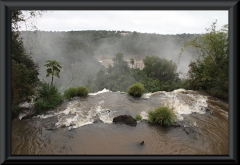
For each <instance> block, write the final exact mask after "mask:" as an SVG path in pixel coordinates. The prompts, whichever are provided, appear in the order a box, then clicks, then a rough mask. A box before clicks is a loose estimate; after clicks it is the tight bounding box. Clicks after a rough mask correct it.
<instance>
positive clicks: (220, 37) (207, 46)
mask: <svg viewBox="0 0 240 165" xmlns="http://www.w3.org/2000/svg"><path fill="white" fill-rule="evenodd" d="M216 23H217V21H215V22H213V24H212V25H211V27H210V28H208V29H207V33H206V34H203V35H201V36H199V37H197V38H195V39H194V40H192V41H190V42H187V43H185V45H184V48H183V49H182V50H181V52H180V55H181V53H182V52H183V51H184V50H185V49H186V48H187V47H194V48H195V49H196V50H198V52H199V55H200V56H199V58H198V59H197V60H196V61H192V62H191V63H190V64H189V72H188V76H189V77H188V79H187V80H186V82H185V85H186V87H187V88H189V89H194V90H206V91H207V92H209V93H210V94H213V95H214V96H216V97H219V98H222V99H225V100H227V99H228V33H227V31H228V29H227V28H228V27H227V25H225V26H223V28H222V29H221V30H219V31H216Z"/></svg>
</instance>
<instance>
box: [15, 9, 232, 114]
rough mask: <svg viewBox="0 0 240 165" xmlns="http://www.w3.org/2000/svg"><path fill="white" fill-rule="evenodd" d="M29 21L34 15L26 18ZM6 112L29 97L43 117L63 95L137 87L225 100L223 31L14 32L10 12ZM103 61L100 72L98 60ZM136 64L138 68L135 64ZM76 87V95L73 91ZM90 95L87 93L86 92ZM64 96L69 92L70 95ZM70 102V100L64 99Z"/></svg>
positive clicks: (19, 18)
mask: <svg viewBox="0 0 240 165" xmlns="http://www.w3.org/2000/svg"><path fill="white" fill-rule="evenodd" d="M32 16H34V13H32ZM12 20H13V21H12V24H13V25H15V26H12V27H13V28H12V47H11V52H12V53H11V54H12V112H13V113H14V114H17V113H19V112H20V108H19V106H18V105H19V103H21V102H23V101H26V100H29V99H30V98H31V97H30V96H33V95H34V97H32V98H34V102H35V105H34V108H35V110H36V111H37V112H42V111H43V110H47V109H50V108H53V107H55V106H56V105H58V104H60V103H61V102H62V100H63V99H64V95H62V93H63V92H64V91H65V94H66V93H68V94H69V91H71V90H72V91H74V90H75V89H76V90H77V89H79V91H78V95H79V94H81V90H82V89H83V90H84V91H85V92H84V95H86V94H87V93H88V92H96V91H99V90H102V89H103V88H107V89H110V90H112V91H123V92H126V91H127V89H128V87H129V86H131V85H132V84H134V83H137V82H139V83H141V84H143V86H144V88H145V90H146V91H145V92H155V91H172V90H174V89H177V88H185V89H192V90H204V91H207V92H208V93H210V94H212V95H214V96H216V97H219V98H221V99H224V100H227V98H228V35H227V34H228V33H227V30H228V27H227V25H225V26H224V27H223V28H222V29H220V30H219V31H217V30H216V23H217V22H213V24H212V25H211V27H210V28H208V29H207V31H206V33H205V34H177V35H161V34H147V33H138V32H129V31H70V32H45V31H21V32H19V30H18V26H17V22H19V21H24V18H23V17H22V13H21V12H20V11H12ZM106 59H107V60H109V61H110V63H108V64H107V65H103V63H102V61H101V60H106ZM139 62H141V63H142V67H138V66H137V65H136V63H139ZM75 87H77V88H75ZM88 90H89V91H88ZM70 94H71V92H70ZM68 96H69V95H68Z"/></svg>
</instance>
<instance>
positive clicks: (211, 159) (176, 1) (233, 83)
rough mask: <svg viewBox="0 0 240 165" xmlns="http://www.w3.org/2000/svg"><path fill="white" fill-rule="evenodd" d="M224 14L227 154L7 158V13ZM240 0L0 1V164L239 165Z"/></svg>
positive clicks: (8, 107) (9, 156)
mask: <svg viewBox="0 0 240 165" xmlns="http://www.w3.org/2000/svg"><path fill="white" fill-rule="evenodd" d="M15 9H17V10H228V18H229V19H228V23H229V102H228V103H229V114H228V119H229V139H228V141H229V155H221V156H220V155H211V156H208V155H206V156H204V155H183V156H182V155H181V156H180V155H166V156H162V155H161V156H160V155H141V156H140V155H132V156H130V155H112V156H110V155H89V156H83V155H78V156H73V155H70V156H67V155H59V156H57V155H55V156H54V155H48V156H47V155H46V156H36V155H34V156H31V155H22V156H20V155H19V156H16V155H14V156H13V155H11V113H10V98H11V95H10V93H11V92H10V90H11V89H10V86H11V76H10V75H11V64H10V63H11V62H10V59H11V56H10V53H11V52H10V44H11V43H10V37H11V36H10V30H11V21H10V10H15ZM238 11H239V0H191V1H190V0H155V1H154V0H149V1H147V0H135V1H134V0H0V164H13V163H15V164H16V163H17V164H35V163H36V164H40V163H54V164H66V163H67V164H76V163H78V162H81V163H83V162H93V161H94V162H95V163H103V162H104V164H105V163H106V164H107V163H110V162H111V163H114V162H116V163H121V162H129V163H131V162H135V163H146V161H147V163H151V162H160V163H184V164H193V163H196V164H200V163H210V164H223V163H224V164H225V163H227V164H228V163H229V164H238V120H237V116H238V104H237V101H238V93H237V92H238V90H237V89H238V77H237V76H238V74H237V72H238V70H237V64H238V57H237V56H238V53H239V49H238V46H239V45H240V44H239V36H238V34H239V32H238V29H239V25H238V23H239V20H238V19H237V17H238Z"/></svg>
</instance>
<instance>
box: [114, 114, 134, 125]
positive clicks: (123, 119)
mask: <svg viewBox="0 0 240 165" xmlns="http://www.w3.org/2000/svg"><path fill="white" fill-rule="evenodd" d="M113 123H119V124H122V123H123V124H126V125H130V126H136V125H137V121H136V120H135V119H134V118H133V117H132V116H130V115H120V116H117V117H115V118H113Z"/></svg>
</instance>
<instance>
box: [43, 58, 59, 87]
mask: <svg viewBox="0 0 240 165" xmlns="http://www.w3.org/2000/svg"><path fill="white" fill-rule="evenodd" d="M46 63H47V64H45V65H44V66H46V67H47V70H46V71H47V75H46V77H49V76H50V75H52V81H51V86H53V76H56V77H58V78H59V73H60V68H62V67H61V65H60V63H59V62H57V61H55V60H47V61H46Z"/></svg>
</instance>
